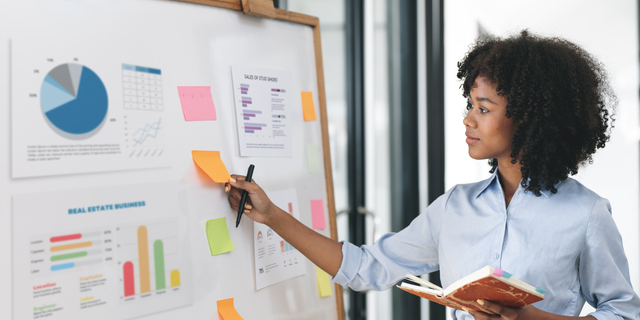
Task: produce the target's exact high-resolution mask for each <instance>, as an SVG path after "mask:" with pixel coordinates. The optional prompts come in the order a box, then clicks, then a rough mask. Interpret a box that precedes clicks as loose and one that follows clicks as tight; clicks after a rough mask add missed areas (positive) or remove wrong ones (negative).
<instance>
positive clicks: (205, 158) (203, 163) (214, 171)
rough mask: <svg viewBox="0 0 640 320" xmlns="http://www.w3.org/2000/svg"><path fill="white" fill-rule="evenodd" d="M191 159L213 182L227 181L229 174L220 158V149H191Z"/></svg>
mask: <svg viewBox="0 0 640 320" xmlns="http://www.w3.org/2000/svg"><path fill="white" fill-rule="evenodd" d="M191 156H192V157H193V161H194V162H195V163H196V164H197V165H198V167H200V169H202V171H204V172H205V173H206V174H207V175H208V176H209V177H211V179H212V180H213V181H215V182H219V183H223V182H228V181H229V178H231V176H230V175H229V171H227V167H225V166H224V163H222V159H220V151H200V150H193V151H191Z"/></svg>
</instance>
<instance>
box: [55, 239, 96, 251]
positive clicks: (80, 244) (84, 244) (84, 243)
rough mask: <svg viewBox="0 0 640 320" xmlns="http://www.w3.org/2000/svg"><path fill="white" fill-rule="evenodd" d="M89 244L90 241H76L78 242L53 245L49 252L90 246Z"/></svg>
mask: <svg viewBox="0 0 640 320" xmlns="http://www.w3.org/2000/svg"><path fill="white" fill-rule="evenodd" d="M91 244H92V242H91V241H85V242H78V243H72V244H65V245H61V246H54V247H51V252H58V251H64V250H71V249H79V248H86V247H91Z"/></svg>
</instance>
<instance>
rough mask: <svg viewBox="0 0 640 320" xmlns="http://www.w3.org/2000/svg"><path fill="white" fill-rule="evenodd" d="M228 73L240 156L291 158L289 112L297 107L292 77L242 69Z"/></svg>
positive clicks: (278, 72)
mask: <svg viewBox="0 0 640 320" xmlns="http://www.w3.org/2000/svg"><path fill="white" fill-rule="evenodd" d="M231 73H232V78H233V93H234V99H235V105H236V118H237V123H238V141H239V142H240V156H243V157H247V156H249V157H252V156H256V157H291V156H292V149H291V144H292V141H293V139H292V136H291V108H292V106H293V105H298V104H296V103H294V100H293V99H294V98H292V97H291V96H290V93H291V92H293V91H292V89H291V73H290V72H288V71H283V70H269V69H261V68H251V67H242V66H233V67H232V68H231ZM294 96H295V95H294ZM296 98H297V97H296ZM298 101H299V100H298Z"/></svg>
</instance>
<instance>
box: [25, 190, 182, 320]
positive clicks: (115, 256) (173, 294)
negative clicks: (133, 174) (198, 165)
mask: <svg viewBox="0 0 640 320" xmlns="http://www.w3.org/2000/svg"><path fill="white" fill-rule="evenodd" d="M178 212H179V207H178V200H177V197H176V191H175V189H174V186H173V185H171V184H168V183H154V184H144V185H132V186H119V187H112V188H97V189H82V190H75V191H57V192H51V193H42V194H25V195H19V196H15V197H14V198H13V297H14V298H13V302H14V308H13V313H14V316H15V319H40V318H46V319H52V320H55V319H65V320H66V319H98V320H101V319H104V320H112V319H130V318H135V317H140V316H143V315H146V314H151V313H157V312H161V311H164V310H168V309H172V308H177V307H181V306H184V305H188V304H191V303H192V301H193V297H192V288H191V279H190V278H191V274H190V273H191V271H190V270H191V266H190V261H191V258H190V256H189V242H188V241H189V240H188V236H187V235H186V234H184V233H183V234H181V233H180V219H178Z"/></svg>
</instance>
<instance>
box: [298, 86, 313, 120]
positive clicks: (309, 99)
mask: <svg viewBox="0 0 640 320" xmlns="http://www.w3.org/2000/svg"><path fill="white" fill-rule="evenodd" d="M301 95H302V116H303V117H304V121H314V120H316V108H315V107H314V106H313V93H312V92H311V91H302V92H301Z"/></svg>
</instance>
